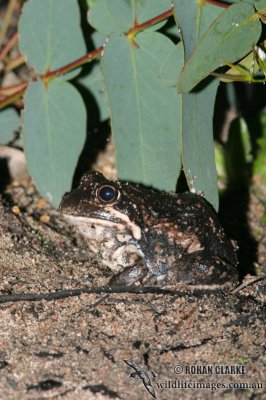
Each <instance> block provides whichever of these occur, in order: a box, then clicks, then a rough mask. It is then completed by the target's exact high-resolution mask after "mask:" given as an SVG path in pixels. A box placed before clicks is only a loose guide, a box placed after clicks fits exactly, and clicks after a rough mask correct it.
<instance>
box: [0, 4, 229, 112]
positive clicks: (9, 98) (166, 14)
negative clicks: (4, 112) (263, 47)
mask: <svg viewBox="0 0 266 400" xmlns="http://www.w3.org/2000/svg"><path fill="white" fill-rule="evenodd" d="M203 1H205V2H206V3H210V4H213V5H216V6H218V7H223V8H227V7H229V4H224V3H221V2H219V1H216V0H203ZM173 12H174V11H173V8H172V9H170V10H168V11H165V12H164V13H162V14H160V15H157V16H156V17H154V18H151V19H150V20H148V21H145V22H143V23H142V24H138V23H137V21H136V23H135V24H134V26H133V27H132V28H131V29H130V30H129V31H128V32H127V33H126V35H127V37H128V38H129V40H130V41H132V42H134V37H135V36H136V34H137V33H139V32H141V31H143V30H144V29H147V28H149V27H150V26H152V25H155V24H157V23H158V22H160V21H163V20H165V19H167V18H169V17H170V16H172V15H173ZM15 38H16V36H15ZM103 49H104V48H103V46H101V47H99V48H98V49H96V50H93V51H92V52H90V53H88V54H85V56H82V57H80V58H79V59H77V60H75V61H73V62H71V63H69V64H67V65H64V66H63V67H61V68H58V69H55V70H53V71H47V72H46V73H45V74H44V75H42V76H41V79H42V80H43V81H44V83H46V84H47V83H48V82H49V81H50V80H52V79H53V78H56V77H58V76H61V75H63V74H65V73H67V72H69V71H71V70H73V69H75V68H77V67H79V66H81V65H83V64H86V63H87V62H90V61H92V60H94V59H95V58H97V57H100V56H101V55H102V52H103ZM4 54H5V53H4ZM33 80H36V77H35V78H33ZM21 85H23V87H24V88H23V89H21V86H20V85H19V90H18V91H17V92H15V93H13V94H12V95H10V96H6V97H4V98H3V99H2V100H0V109H1V108H3V107H5V106H7V105H9V104H11V103H12V102H14V101H15V100H17V99H18V98H19V97H21V96H23V94H24V93H25V90H26V88H27V87H28V82H22V83H21ZM6 90H8V88H6Z"/></svg>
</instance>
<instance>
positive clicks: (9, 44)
mask: <svg viewBox="0 0 266 400" xmlns="http://www.w3.org/2000/svg"><path fill="white" fill-rule="evenodd" d="M17 41H18V32H16V33H14V35H13V36H12V37H11V38H10V39H9V41H8V42H7V44H6V45H5V47H4V48H3V50H2V51H1V52H0V61H2V60H3V59H4V58H5V56H6V55H7V54H8V53H9V51H10V50H11V49H12V47H13V46H14V45H15V43H17Z"/></svg>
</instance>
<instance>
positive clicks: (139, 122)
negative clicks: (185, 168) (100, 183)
mask: <svg viewBox="0 0 266 400" xmlns="http://www.w3.org/2000/svg"><path fill="white" fill-rule="evenodd" d="M136 44H137V45H136V46H131V45H130V43H129V42H128V40H127V38H126V37H125V35H111V36H110V40H109V42H108V43H107V44H106V47H105V51H104V55H103V58H102V61H101V64H102V70H103V75H104V80H105V84H106V89H107V95H108V100H109V105H110V110H111V123H112V132H113V135H114V141H115V146H116V159H117V167H118V174H119V177H120V178H122V179H126V180H130V181H135V182H140V183H144V184H146V185H152V186H154V187H156V188H158V189H163V190H174V189H175V185H176V180H177V176H178V174H179V171H180V168H181V162H180V155H181V135H180V133H181V132H180V128H181V125H180V101H179V96H178V95H177V94H176V90H175V88H167V87H163V86H162V85H161V84H160V83H159V79H158V77H159V74H160V68H161V65H162V62H163V60H164V59H165V58H166V57H167V56H168V55H169V53H170V52H171V50H173V49H174V48H175V46H174V44H173V43H172V42H171V41H170V40H169V39H168V38H167V37H165V36H163V35H161V34H160V33H157V32H151V31H149V32H143V33H140V34H139V35H137V37H136Z"/></svg>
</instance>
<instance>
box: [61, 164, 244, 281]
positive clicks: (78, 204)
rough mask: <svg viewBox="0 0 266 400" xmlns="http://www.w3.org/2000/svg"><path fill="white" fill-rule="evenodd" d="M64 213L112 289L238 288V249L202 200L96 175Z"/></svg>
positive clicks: (68, 198)
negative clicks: (104, 268) (105, 270)
mask: <svg viewBox="0 0 266 400" xmlns="http://www.w3.org/2000/svg"><path fill="white" fill-rule="evenodd" d="M59 208H60V210H61V211H62V213H63V214H65V215H66V216H67V217H68V219H69V221H70V222H71V223H72V224H74V225H76V226H77V227H78V228H79V230H80V231H81V232H82V233H83V234H84V235H85V237H86V238H87V240H88V245H89V248H90V250H91V251H92V252H94V253H97V254H98V255H99V256H100V257H101V261H102V263H103V265H105V266H107V267H108V268H110V269H111V270H112V271H113V277H112V279H111V280H110V285H132V284H138V285H167V284H171V285H172V284H176V283H180V282H181V283H183V284H188V285H195V286H197V287H198V286H201V287H204V288H213V287H215V288H216V287H219V288H221V287H224V288H231V287H234V286H236V284H237V283H238V272H237V268H236V266H237V256H236V250H235V247H234V246H233V244H232V243H231V241H230V240H229V238H228V237H227V236H226V235H225V233H224V230H223V228H222V227H221V225H220V223H219V221H218V219H217V215H216V213H215V212H214V210H213V209H212V207H211V206H210V205H209V204H208V202H207V201H206V200H205V199H204V198H203V197H201V196H199V195H196V194H193V193H189V192H187V193H181V194H172V193H164V192H157V191H154V190H150V189H147V188H144V187H143V186H140V185H137V184H131V183H125V182H120V181H110V180H108V179H106V178H105V177H104V176H103V175H102V174H101V173H99V172H95V171H93V172H89V173H87V174H85V175H84V176H83V178H82V179H81V182H80V185H79V187H78V188H77V189H74V190H73V191H72V192H70V193H67V194H65V196H64V197H63V199H62V202H61V204H60V206H59Z"/></svg>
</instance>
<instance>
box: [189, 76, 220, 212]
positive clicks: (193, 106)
mask: <svg viewBox="0 0 266 400" xmlns="http://www.w3.org/2000/svg"><path fill="white" fill-rule="evenodd" d="M217 87H218V81H217V80H213V81H212V82H211V83H209V85H208V86H206V87H204V88H203V89H202V90H201V91H199V92H196V93H194V92H193V93H188V94H184V95H182V153H183V167H184V172H185V175H186V178H187V182H188V185H189V189H190V190H191V191H193V192H203V195H204V197H205V198H206V199H207V200H208V201H209V202H210V203H211V204H212V205H213V207H214V208H215V209H216V210H218V204H219V199H218V189H217V173H216V167H215V159H214V145H213V133H212V116H213V109H214V103H215V96H216V92H217Z"/></svg>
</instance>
